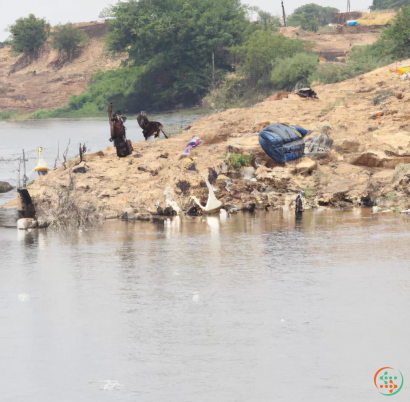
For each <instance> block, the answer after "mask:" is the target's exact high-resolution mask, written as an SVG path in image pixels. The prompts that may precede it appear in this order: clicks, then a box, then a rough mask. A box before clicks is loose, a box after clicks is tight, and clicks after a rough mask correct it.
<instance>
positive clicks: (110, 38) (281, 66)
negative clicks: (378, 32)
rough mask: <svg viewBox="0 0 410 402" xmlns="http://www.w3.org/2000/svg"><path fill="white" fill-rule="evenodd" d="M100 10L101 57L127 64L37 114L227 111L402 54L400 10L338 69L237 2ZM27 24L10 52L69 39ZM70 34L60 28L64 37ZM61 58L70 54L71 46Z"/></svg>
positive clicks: (306, 16) (313, 14)
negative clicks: (103, 30) (111, 106)
mask: <svg viewBox="0 0 410 402" xmlns="http://www.w3.org/2000/svg"><path fill="white" fill-rule="evenodd" d="M336 11H337V10H336ZM103 12H104V15H105V16H108V17H110V18H109V20H108V22H107V23H108V25H109V31H108V34H107V36H106V37H105V42H106V49H107V51H108V52H111V53H113V54H116V53H124V52H125V53H127V54H128V58H127V59H126V60H125V61H124V62H123V65H122V67H121V68H119V69H118V70H114V71H108V72H98V73H97V74H95V75H94V77H93V78H92V80H91V82H90V87H89V90H88V91H87V92H86V93H84V94H82V95H78V96H74V97H73V98H72V99H71V100H70V102H69V104H68V105H66V106H64V107H62V108H60V109H56V110H53V111H50V112H44V111H40V112H38V113H37V114H36V116H37V117H57V116H89V115H96V114H102V113H105V110H106V107H107V104H108V103H110V102H114V103H115V104H116V106H117V107H118V108H120V109H121V110H122V111H124V112H126V113H129V114H132V113H138V112H139V111H140V110H148V111H149V110H166V109H174V108H176V107H191V106H193V105H197V104H198V103H199V102H200V101H201V100H202V99H204V97H205V99H206V98H208V99H210V102H209V103H210V104H212V105H222V106H223V107H228V106H232V105H233V104H244V102H245V101H248V102H254V101H258V100H261V99H263V97H264V96H266V95H268V94H271V93H272V92H274V91H277V90H281V89H287V90H292V89H294V88H295V87H296V86H302V85H303V86H304V85H309V84H310V83H311V82H313V81H321V82H337V81H340V80H343V79H347V78H351V77H353V76H355V75H357V74H361V73H363V72H366V71H370V70H371V69H373V68H376V67H380V66H381V65H386V64H388V63H389V62H390V61H391V60H397V59H399V58H406V57H409V53H410V46H409V44H410V42H409V40H408V38H409V37H410V22H409V21H410V7H406V6H403V7H402V9H401V11H400V12H399V13H398V14H397V17H396V19H395V23H394V24H393V26H392V27H390V28H387V29H385V30H384V31H383V34H382V37H381V39H380V40H379V41H377V42H376V43H375V44H373V45H369V46H364V47H357V48H354V49H353V51H352V53H351V57H350V61H349V62H348V63H347V65H344V66H341V65H336V66H335V65H328V64H320V63H319V59H318V55H317V54H315V53H314V52H313V49H312V44H310V43H309V42H307V41H302V40H299V39H290V38H287V37H285V36H284V35H282V34H281V33H280V32H279V27H280V26H281V24H280V21H279V19H278V18H276V17H274V16H272V15H271V14H269V13H267V12H265V11H263V10H260V9H256V8H251V7H248V6H246V5H244V4H242V3H241V2H240V0H173V1H169V0H139V1H137V0H128V1H122V2H118V3H117V4H116V5H115V6H113V7H109V8H106V9H105V10H104V11H103ZM334 12H335V9H332V8H329V7H321V6H317V5H315V4H308V5H305V6H302V7H299V8H298V9H296V10H295V12H294V14H293V15H292V16H290V17H289V20H290V21H291V22H292V21H293V22H295V21H299V23H300V22H301V21H302V23H303V21H308V22H309V23H312V21H313V22H314V25H315V26H316V25H317V24H319V25H322V26H323V25H327V24H328V23H329V22H330V21H332V18H333V17H334ZM252 15H253V16H254V15H256V17H257V18H256V20H255V19H254V18H251V16H252ZM28 18H29V19H30V21H31V22H32V26H33V27H35V29H36V30H37V32H38V35H37V36H38V38H40V37H41V38H40V39H39V40H38V41H33V42H30V41H28V42H27V43H25V44H24V45H23V42H20V39H21V37H19V34H18V33H17V31H16V30H14V33H13V31H12V29H14V28H13V27H12V29H11V32H12V33H13V36H12V45H13V48H14V49H15V50H20V51H24V52H34V51H35V49H38V48H39V46H40V45H41V43H44V41H45V40H46V39H47V37H48V35H51V36H53V38H52V40H53V41H54V40H56V38H57V37H58V35H57V33H58V32H61V33H62V36H63V37H67V36H68V35H67V32H66V31H64V30H63V29H62V26H58V27H56V28H55V29H54V30H53V31H52V32H51V33H50V28H49V26H48V24H47V23H46V21H44V20H41V19H37V18H35V17H34V16H29V17H28ZM23 20H25V19H20V20H18V21H16V24H15V27H18V28H19V32H26V31H27V26H26V24H25V23H27V21H23ZM23 22H24V23H23ZM295 23H296V22H295ZM33 29H34V28H33ZM72 29H75V27H73V26H71V27H70V26H69V29H68V31H70V30H72ZM31 32H33V30H31ZM40 33H41V35H40ZM32 36H34V35H32ZM30 40H31V39H30ZM60 43H62V41H60ZM54 46H57V45H54ZM60 49H64V48H63V47H62V44H61V47H60ZM65 51H66V52H67V54H69V53H68V52H69V51H72V48H70V50H69V51H67V50H65Z"/></svg>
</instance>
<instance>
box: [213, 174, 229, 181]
mask: <svg viewBox="0 0 410 402" xmlns="http://www.w3.org/2000/svg"><path fill="white" fill-rule="evenodd" d="M216 180H231V179H230V178H229V177H228V176H225V175H224V174H220V175H219V176H218V178H217V179H216Z"/></svg>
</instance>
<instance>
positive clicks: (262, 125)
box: [254, 121, 270, 132]
mask: <svg viewBox="0 0 410 402" xmlns="http://www.w3.org/2000/svg"><path fill="white" fill-rule="evenodd" d="M269 125H270V122H269V121H261V122H259V123H256V124H255V126H254V131H258V132H259V131H262V130H263V129H264V128H265V127H268V126H269Z"/></svg>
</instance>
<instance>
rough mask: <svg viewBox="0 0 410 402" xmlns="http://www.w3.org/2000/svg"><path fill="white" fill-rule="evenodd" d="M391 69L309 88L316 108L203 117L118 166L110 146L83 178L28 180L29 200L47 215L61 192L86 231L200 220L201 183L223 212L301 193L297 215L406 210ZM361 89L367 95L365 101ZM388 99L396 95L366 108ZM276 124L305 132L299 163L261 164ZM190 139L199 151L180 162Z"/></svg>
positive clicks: (407, 169)
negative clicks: (190, 217)
mask: <svg viewBox="0 0 410 402" xmlns="http://www.w3.org/2000/svg"><path fill="white" fill-rule="evenodd" d="M404 63H405V62H404ZM407 63H408V64H410V61H407ZM391 68H392V67H391V66H387V67H384V68H381V69H378V70H375V71H373V72H370V73H368V74H365V75H363V76H361V77H357V78H354V79H351V80H348V81H345V82H342V83H338V84H331V85H313V89H314V92H315V93H317V94H318V99H315V100H314V101H312V100H311V99H309V98H302V97H300V96H298V95H296V94H295V93H289V94H287V97H284V98H282V99H281V100H277V101H276V102H271V101H265V102H262V103H259V104H256V105H254V106H253V107H251V108H245V109H231V110H226V111H224V112H222V113H218V114H213V115H210V116H207V117H205V118H203V119H201V120H199V121H198V122H196V123H194V124H193V125H192V127H191V128H190V130H189V131H183V132H182V133H181V134H180V135H178V136H176V137H171V138H170V139H169V140H166V141H165V140H159V141H153V142H138V143H133V144H132V146H133V149H134V153H133V155H129V156H127V157H125V158H119V157H117V155H116V150H115V148H114V147H108V148H107V149H106V150H103V151H99V152H96V153H93V154H86V155H84V156H83V162H81V163H83V168H82V169H79V164H80V159H79V158H77V159H73V160H70V161H67V162H66V163H65V164H64V166H60V167H58V168H57V169H55V170H54V171H50V172H49V174H48V175H46V176H43V177H40V178H39V179H38V180H36V181H35V183H34V184H32V185H31V186H30V195H31V197H32V199H33V202H34V204H35V206H36V210H37V211H43V214H44V215H45V216H47V213H46V211H49V214H50V211H56V210H57V209H58V208H59V205H60V206H61V201H62V195H61V194H64V193H65V192H67V191H68V192H69V193H70V194H72V198H71V199H70V202H71V205H72V208H77V209H79V210H81V211H83V213H82V214H80V216H81V217H82V219H83V220H84V221H85V222H86V221H87V219H88V218H87V217H90V218H91V216H92V219H91V220H93V221H94V220H95V219H96V216H99V217H101V218H103V219H112V218H120V217H123V216H125V215H124V212H127V216H134V217H141V218H144V219H154V217H156V216H158V215H159V214H158V211H164V210H166V209H167V208H169V207H170V206H171V205H173V207H172V208H173V209H174V210H175V212H177V213H185V212H187V211H188V210H192V208H193V204H192V202H193V201H192V200H195V203H196V207H197V208H196V209H195V208H194V209H195V213H198V214H201V213H203V212H204V211H203V210H204V208H206V203H207V200H208V195H209V189H208V186H207V181H209V183H210V185H211V186H212V189H213V191H214V194H215V197H216V199H217V200H218V201H219V202H220V203H221V208H223V209H225V210H227V211H230V210H232V211H233V210H235V211H237V210H242V211H253V210H255V209H266V208H270V207H272V208H271V209H277V208H280V207H282V206H284V205H286V203H287V202H288V200H289V199H292V200H295V199H296V197H297V195H298V194H300V192H301V191H304V192H305V193H304V194H305V201H304V209H305V210H308V209H311V208H316V207H318V206H328V207H336V208H353V207H360V206H363V207H373V206H377V207H379V208H382V210H387V209H394V208H398V209H399V210H408V209H409V208H410V113H409V112H408V108H409V102H410V88H409V87H408V84H407V83H406V81H403V80H402V79H401V77H400V76H399V75H398V74H395V73H392V72H391ZM395 68H398V67H397V66H395ZM362 87H363V88H367V89H369V88H370V89H371V90H369V91H367V90H366V92H363V91H361V90H360V89H361V88H362ZM390 92H391V93H401V94H402V96H400V97H396V96H390V97H386V98H384V99H383V100H382V101H381V102H380V103H378V104H375V103H374V99H375V98H376V97H378V96H379V95H380V94H382V93H390ZM274 123H282V124H285V125H289V126H290V125H295V126H297V127H305V128H306V129H308V130H309V133H308V134H306V135H305V136H304V141H305V143H306V144H307V146H306V148H305V157H303V158H302V159H297V160H294V161H292V160H291V161H288V162H286V164H284V165H282V166H278V164H277V163H275V161H274V160H272V159H271V158H269V156H268V155H267V154H266V153H265V152H264V151H263V149H262V148H261V146H260V144H259V141H258V138H259V132H260V131H262V130H263V129H264V128H266V127H267V126H269V125H270V124H274ZM324 126H327V127H328V130H327V129H326V130H325V131H326V132H324V130H323V127H324ZM196 137H199V138H200V139H201V141H202V142H201V143H200V145H199V146H196V147H192V148H191V149H190V152H189V154H187V155H182V157H181V152H182V151H184V149H186V146H187V144H189V143H191V142H192V141H193V140H194V139H195V138H196ZM329 144H330V145H329ZM330 147H331V149H330ZM170 200H172V203H171V204H170V202H171V201H170ZM84 211H85V212H84ZM54 215H55V214H54ZM57 218H58V217H56V219H57ZM46 219H47V218H46Z"/></svg>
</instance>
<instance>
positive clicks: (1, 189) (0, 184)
mask: <svg viewBox="0 0 410 402" xmlns="http://www.w3.org/2000/svg"><path fill="white" fill-rule="evenodd" d="M12 189H13V186H12V185H10V184H9V183H7V182H5V181H0V194H1V193H8V192H9V191H10V190H12Z"/></svg>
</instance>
